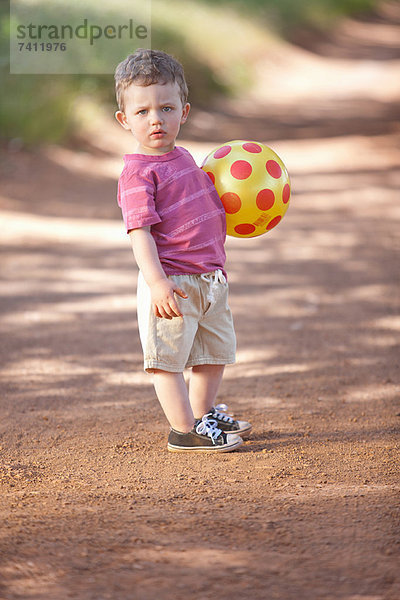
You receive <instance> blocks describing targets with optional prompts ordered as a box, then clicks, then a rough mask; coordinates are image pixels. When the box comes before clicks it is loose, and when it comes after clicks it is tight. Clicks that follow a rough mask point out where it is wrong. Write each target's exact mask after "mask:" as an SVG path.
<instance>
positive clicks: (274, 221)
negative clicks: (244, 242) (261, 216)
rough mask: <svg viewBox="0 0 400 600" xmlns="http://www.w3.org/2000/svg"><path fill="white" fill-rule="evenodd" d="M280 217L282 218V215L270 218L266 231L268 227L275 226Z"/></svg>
mask: <svg viewBox="0 0 400 600" xmlns="http://www.w3.org/2000/svg"><path fill="white" fill-rule="evenodd" d="M281 219H282V217H280V216H278V217H275V218H274V219H272V221H270V222H269V223H268V225H267V231H269V230H270V229H273V228H274V227H276V226H277V225H278V223H279V221H280V220H281Z"/></svg>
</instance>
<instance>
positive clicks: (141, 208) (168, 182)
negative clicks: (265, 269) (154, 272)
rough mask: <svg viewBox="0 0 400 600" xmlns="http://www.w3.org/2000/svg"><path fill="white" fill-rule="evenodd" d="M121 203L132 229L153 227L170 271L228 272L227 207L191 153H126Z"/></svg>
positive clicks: (120, 184) (177, 150)
mask: <svg viewBox="0 0 400 600" xmlns="http://www.w3.org/2000/svg"><path fill="white" fill-rule="evenodd" d="M124 163H125V164H124V168H123V170H122V173H121V176H120V179H119V182H118V204H119V206H120V207H121V210H122V216H123V219H124V222H125V226H126V230H127V231H130V230H131V229H138V228H140V227H147V226H150V231H151V233H152V235H153V238H154V240H155V242H156V245H157V249H158V255H159V258H160V262H161V265H162V267H163V269H164V271H165V273H166V274H167V275H180V274H184V273H208V272H210V271H214V270H216V269H222V270H223V271H224V264H225V258H226V257H225V250H224V243H225V236H226V218H225V210H224V207H223V205H222V202H221V200H220V198H219V196H218V194H217V191H216V189H215V187H214V185H213V183H212V181H211V180H210V178H209V177H208V175H207V174H206V173H205V172H204V171H202V169H200V167H198V166H197V165H196V163H195V161H194V160H193V157H192V156H191V154H190V153H189V152H188V151H187V150H185V148H181V147H179V146H177V147H175V148H174V150H171V151H170V152H167V153H166V154H161V155H147V154H125V156H124Z"/></svg>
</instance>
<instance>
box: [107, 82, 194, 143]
mask: <svg viewBox="0 0 400 600" xmlns="http://www.w3.org/2000/svg"><path fill="white" fill-rule="evenodd" d="M124 100H125V111H124V112H122V111H117V112H116V113H115V117H116V119H117V121H118V122H119V123H120V124H121V125H122V127H124V128H125V129H127V130H129V131H131V132H132V134H133V136H134V137H135V139H136V141H137V142H138V147H137V152H139V153H140V154H165V153H166V152H170V151H171V150H173V149H174V147H175V139H176V137H177V135H178V133H179V129H180V126H181V125H182V123H184V122H185V121H186V119H187V117H188V114H189V110H190V104H185V106H182V101H181V98H180V94H179V86H178V84H177V83H176V82H174V83H165V84H161V83H154V84H152V85H148V86H143V85H138V84H135V83H132V84H131V85H130V86H129V87H128V88H127V89H126V90H125V92H124Z"/></svg>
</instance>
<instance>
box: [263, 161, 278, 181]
mask: <svg viewBox="0 0 400 600" xmlns="http://www.w3.org/2000/svg"><path fill="white" fill-rule="evenodd" d="M265 166H266V168H267V171H268V173H269V174H270V175H271V177H273V178H274V179H279V177H280V176H281V175H282V169H281V168H280V166H279V165H278V163H277V162H276V160H268V161H267V164H266V165H265Z"/></svg>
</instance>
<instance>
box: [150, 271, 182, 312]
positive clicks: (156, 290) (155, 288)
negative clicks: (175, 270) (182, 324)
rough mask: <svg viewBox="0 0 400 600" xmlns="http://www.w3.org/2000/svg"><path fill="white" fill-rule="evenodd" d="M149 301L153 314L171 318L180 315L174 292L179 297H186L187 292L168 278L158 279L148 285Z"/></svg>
mask: <svg viewBox="0 0 400 600" xmlns="http://www.w3.org/2000/svg"><path fill="white" fill-rule="evenodd" d="M150 291H151V303H152V305H153V310H154V314H155V316H156V317H160V318H161V319H173V317H182V313H181V311H180V310H179V306H178V304H177V302H176V300H175V296H174V294H177V295H178V296H180V297H181V298H187V294H185V292H184V291H183V290H181V288H180V287H178V286H177V285H176V283H175V282H174V281H172V280H170V279H160V280H158V281H156V282H155V283H153V284H152V285H151V286H150Z"/></svg>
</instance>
